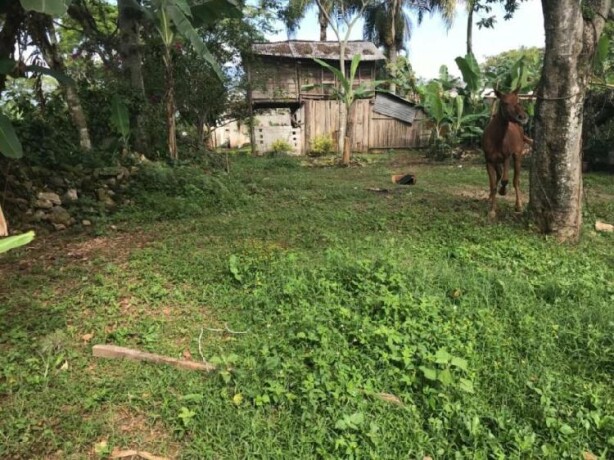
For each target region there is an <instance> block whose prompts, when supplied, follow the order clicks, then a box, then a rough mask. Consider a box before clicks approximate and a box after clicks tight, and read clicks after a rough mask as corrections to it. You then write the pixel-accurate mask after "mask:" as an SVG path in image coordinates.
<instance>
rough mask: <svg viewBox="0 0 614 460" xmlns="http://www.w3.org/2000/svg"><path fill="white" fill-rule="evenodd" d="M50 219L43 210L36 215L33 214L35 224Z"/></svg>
mask: <svg viewBox="0 0 614 460" xmlns="http://www.w3.org/2000/svg"><path fill="white" fill-rule="evenodd" d="M48 218H49V216H47V214H46V213H45V211H43V210H42V209H39V210H37V211H36V212H35V213H34V214H32V221H33V222H40V221H41V220H46V219H48Z"/></svg>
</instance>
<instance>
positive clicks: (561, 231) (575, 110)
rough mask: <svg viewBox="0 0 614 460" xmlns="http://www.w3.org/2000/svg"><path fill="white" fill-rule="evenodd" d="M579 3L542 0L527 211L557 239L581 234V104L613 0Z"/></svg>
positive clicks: (573, 237)
mask: <svg viewBox="0 0 614 460" xmlns="http://www.w3.org/2000/svg"><path fill="white" fill-rule="evenodd" d="M580 3H581V2H578V1H577V0H542V8H543V12H544V20H545V21H544V22H545V24H546V26H545V32H546V47H545V50H544V67H543V70H542V79H541V85H540V88H539V91H538V95H537V107H536V116H535V143H534V154H533V168H532V170H531V176H530V182H531V184H530V210H531V213H532V218H533V220H534V221H535V223H536V224H537V226H538V228H539V229H540V230H541V231H542V232H544V233H551V234H554V235H555V236H556V237H557V238H558V239H559V240H560V241H576V240H577V239H578V238H579V236H580V227H581V223H582V158H581V157H582V122H583V102H584V97H585V93H586V86H587V83H588V78H589V75H590V71H591V62H592V57H593V55H594V52H595V48H596V44H597V42H598V40H599V36H600V35H601V31H602V30H603V26H604V23H605V18H606V17H607V15H608V11H609V9H610V6H611V3H612V2H611V0H595V1H592V2H589V1H587V2H582V3H584V5H581V4H580ZM583 14H585V15H586V16H587V17H586V18H585V17H583Z"/></svg>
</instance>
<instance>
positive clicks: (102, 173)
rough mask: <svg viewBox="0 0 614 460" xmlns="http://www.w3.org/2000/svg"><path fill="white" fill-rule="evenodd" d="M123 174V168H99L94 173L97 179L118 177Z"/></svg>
mask: <svg viewBox="0 0 614 460" xmlns="http://www.w3.org/2000/svg"><path fill="white" fill-rule="evenodd" d="M121 173H122V168H118V167H115V166H110V167H108V168H98V169H96V170H95V171H94V176H95V177H117V176H118V175H120V174H121Z"/></svg>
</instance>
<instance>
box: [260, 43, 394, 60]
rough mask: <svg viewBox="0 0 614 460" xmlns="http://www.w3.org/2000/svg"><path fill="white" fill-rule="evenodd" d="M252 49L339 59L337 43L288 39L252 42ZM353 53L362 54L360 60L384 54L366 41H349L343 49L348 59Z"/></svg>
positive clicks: (267, 54)
mask: <svg viewBox="0 0 614 460" xmlns="http://www.w3.org/2000/svg"><path fill="white" fill-rule="evenodd" d="M252 51H253V52H254V54H256V55H259V56H278V57H289V58H294V59H300V58H303V59H312V58H318V59H323V60H324V59H325V60H338V59H339V43H337V42H314V41H305V40H288V41H283V42H269V43H254V44H253V45H252ZM355 54H360V55H361V56H362V61H383V60H385V59H386V57H385V56H384V54H383V53H382V52H381V51H380V50H379V49H377V47H376V46H375V45H374V44H373V43H371V42H366V41H349V42H348V44H347V48H346V51H345V55H346V57H347V59H348V60H350V59H351V58H352V56H354V55H355Z"/></svg>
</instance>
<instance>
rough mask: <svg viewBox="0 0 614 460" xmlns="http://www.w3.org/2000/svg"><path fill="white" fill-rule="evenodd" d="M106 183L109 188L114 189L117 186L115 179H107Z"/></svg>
mask: <svg viewBox="0 0 614 460" xmlns="http://www.w3.org/2000/svg"><path fill="white" fill-rule="evenodd" d="M106 182H107V185H108V186H109V187H115V186H116V185H117V179H115V177H111V178H110V179H107V181H106Z"/></svg>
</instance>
